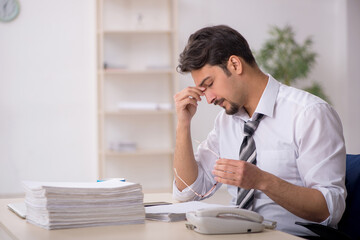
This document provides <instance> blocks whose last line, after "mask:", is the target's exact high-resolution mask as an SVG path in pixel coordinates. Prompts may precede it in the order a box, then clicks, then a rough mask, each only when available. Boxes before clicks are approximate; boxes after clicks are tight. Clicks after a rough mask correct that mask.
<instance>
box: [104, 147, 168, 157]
mask: <svg viewBox="0 0 360 240" xmlns="http://www.w3.org/2000/svg"><path fill="white" fill-rule="evenodd" d="M172 154H174V150H173V149H154V150H152V149H142V150H136V151H128V152H115V151H106V152H105V155H106V156H107V157H115V158H120V157H131V156H133V157H137V156H149V155H153V156H156V155H172Z"/></svg>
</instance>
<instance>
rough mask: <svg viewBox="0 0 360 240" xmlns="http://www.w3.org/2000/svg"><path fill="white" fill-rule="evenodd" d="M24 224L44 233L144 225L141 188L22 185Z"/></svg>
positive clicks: (106, 184) (112, 184) (110, 184)
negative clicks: (79, 228) (25, 221)
mask: <svg viewBox="0 0 360 240" xmlns="http://www.w3.org/2000/svg"><path fill="white" fill-rule="evenodd" d="M24 187H25V193H26V196H25V204H26V208H27V216H26V219H27V221H28V222H30V223H32V224H35V225H38V226H40V227H43V228H45V229H61V228H77V227H91V226H106V225H120V224H139V223H144V222H145V210H144V205H143V193H142V189H141V185H139V184H135V183H130V182H121V181H117V180H110V181H105V182H94V183H70V182H30V181H26V182H24Z"/></svg>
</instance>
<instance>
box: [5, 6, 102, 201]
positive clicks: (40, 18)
mask: <svg viewBox="0 0 360 240" xmlns="http://www.w3.org/2000/svg"><path fill="white" fill-rule="evenodd" d="M20 4H21V12H20V15H19V16H18V18H17V19H16V20H15V21H13V22H10V23H6V24H4V23H1V22H0V196H1V195H4V194H10V195H11V194H17V193H21V192H22V187H21V180H24V179H29V180H30V179H32V180H43V181H45V180H52V181H90V180H95V179H96V174H97V171H96V157H97V151H96V149H97V146H96V145H97V142H96V141H97V140H96V139H97V137H96V81H95V77H96V75H95V73H96V72H95V57H96V55H95V2H94V1H88V0H77V1H69V0H68V1H57V0H31V1H21V0H20Z"/></svg>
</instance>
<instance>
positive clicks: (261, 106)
mask: <svg viewBox="0 0 360 240" xmlns="http://www.w3.org/2000/svg"><path fill="white" fill-rule="evenodd" d="M268 76H269V78H268V82H267V84H266V87H265V90H264V92H263V94H262V95H261V98H260V101H259V103H258V105H257V107H256V109H255V112H254V113H262V114H264V115H265V116H268V117H273V115H274V108H275V102H276V98H277V95H278V92H279V88H280V83H279V82H278V81H276V80H275V79H274V78H273V77H272V76H271V75H270V74H268ZM254 115H255V114H254ZM254 115H253V116H254ZM234 116H237V117H240V118H241V119H242V120H244V121H247V120H249V115H248V114H247V112H246V111H245V109H244V108H241V109H240V110H239V112H238V113H236V114H235V115H234Z"/></svg>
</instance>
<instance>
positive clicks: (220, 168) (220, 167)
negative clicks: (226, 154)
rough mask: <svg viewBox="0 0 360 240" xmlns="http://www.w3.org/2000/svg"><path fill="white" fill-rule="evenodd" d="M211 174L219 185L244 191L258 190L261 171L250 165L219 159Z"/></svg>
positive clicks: (243, 162)
mask: <svg viewBox="0 0 360 240" xmlns="http://www.w3.org/2000/svg"><path fill="white" fill-rule="evenodd" d="M212 173H213V174H214V175H215V180H216V181H218V182H220V183H224V184H229V185H234V186H237V187H240V188H244V189H259V188H260V186H259V183H261V177H262V173H263V171H262V170H260V169H259V168H258V167H256V166H255V165H254V164H252V163H248V162H245V161H239V160H232V159H224V158H220V159H219V160H217V161H216V164H215V166H214V170H213V172H212Z"/></svg>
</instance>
